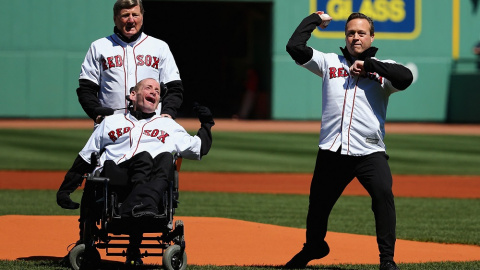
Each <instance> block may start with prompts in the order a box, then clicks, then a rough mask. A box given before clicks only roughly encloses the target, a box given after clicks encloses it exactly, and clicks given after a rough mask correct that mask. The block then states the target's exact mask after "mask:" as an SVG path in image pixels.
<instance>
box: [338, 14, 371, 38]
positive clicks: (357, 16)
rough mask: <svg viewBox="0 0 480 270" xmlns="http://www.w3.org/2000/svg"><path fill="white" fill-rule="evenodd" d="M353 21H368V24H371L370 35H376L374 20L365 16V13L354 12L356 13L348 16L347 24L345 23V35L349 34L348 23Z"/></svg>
mask: <svg viewBox="0 0 480 270" xmlns="http://www.w3.org/2000/svg"><path fill="white" fill-rule="evenodd" d="M353 19H365V20H367V21H368V23H369V24H370V35H373V34H375V27H374V26H373V20H372V19H371V18H370V17H368V16H367V15H365V14H363V13H360V12H354V13H352V14H350V16H348V19H347V22H346V23H345V34H346V33H347V24H348V22H349V21H351V20H353Z"/></svg>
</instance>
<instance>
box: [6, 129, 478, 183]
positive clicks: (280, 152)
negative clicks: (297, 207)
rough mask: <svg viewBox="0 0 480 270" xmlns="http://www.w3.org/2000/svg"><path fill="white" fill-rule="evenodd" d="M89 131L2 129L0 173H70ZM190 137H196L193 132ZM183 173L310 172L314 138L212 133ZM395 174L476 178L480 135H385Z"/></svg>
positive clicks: (290, 134) (267, 134) (314, 146)
mask: <svg viewBox="0 0 480 270" xmlns="http://www.w3.org/2000/svg"><path fill="white" fill-rule="evenodd" d="M90 134H91V130H11V129H0V137H1V138H2V140H1V141H0V149H2V151H0V170H68V168H70V166H71V164H72V162H73V160H74V159H75V157H76V156H77V154H78V152H79V151H80V150H81V149H82V148H83V146H84V145H85V143H86V141H87V139H88V137H89V136H90ZM191 134H195V133H194V132H192V133H191ZM213 136H214V143H213V148H212V149H211V151H210V153H209V154H208V156H206V157H205V158H204V159H203V160H202V161H201V162H196V161H186V162H184V163H183V165H182V170H184V171H211V172H297V173H311V172H312V171H313V168H314V165H315V158H316V153H317V149H318V148H317V143H318V134H314V133H306V134H302V133H299V134H294V133H260V132H255V133H242V132H215V131H214V135H213ZM385 141H386V144H387V152H388V154H389V155H390V161H389V162H390V166H391V169H392V172H393V173H394V174H437V175H439V174H446V175H480V166H478V164H479V163H480V155H478V154H477V153H479V152H480V136H458V135H448V136H447V135H418V134H415V135H407V134H387V136H386V139H385Z"/></svg>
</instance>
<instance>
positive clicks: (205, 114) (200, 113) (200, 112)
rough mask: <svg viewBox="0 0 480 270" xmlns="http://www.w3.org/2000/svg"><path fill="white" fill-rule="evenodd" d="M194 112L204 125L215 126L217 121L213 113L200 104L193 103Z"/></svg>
mask: <svg viewBox="0 0 480 270" xmlns="http://www.w3.org/2000/svg"><path fill="white" fill-rule="evenodd" d="M193 112H194V113H195V115H197V117H198V120H200V123H202V124H211V125H215V121H213V115H212V112H210V109H208V108H207V107H205V106H202V105H200V104H198V103H197V102H194V103H193Z"/></svg>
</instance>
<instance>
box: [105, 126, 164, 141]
mask: <svg viewBox="0 0 480 270" xmlns="http://www.w3.org/2000/svg"><path fill="white" fill-rule="evenodd" d="M129 131H130V127H124V128H117V129H115V130H111V131H109V132H108V133H107V134H108V137H109V138H110V140H112V142H116V141H117V139H118V138H120V137H121V136H122V135H126V134H128V132H129ZM143 134H144V135H146V136H150V137H157V139H158V140H159V141H161V142H162V143H165V138H167V137H168V136H170V135H169V134H168V133H167V132H165V131H163V130H158V129H154V130H144V131H143Z"/></svg>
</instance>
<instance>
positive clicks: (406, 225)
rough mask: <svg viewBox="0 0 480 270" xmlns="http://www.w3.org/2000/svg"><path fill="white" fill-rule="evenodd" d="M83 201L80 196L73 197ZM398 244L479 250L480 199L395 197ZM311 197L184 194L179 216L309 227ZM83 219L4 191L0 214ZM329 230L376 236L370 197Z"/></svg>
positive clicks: (347, 207) (352, 202) (36, 195)
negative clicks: (428, 243) (435, 244)
mask: <svg viewBox="0 0 480 270" xmlns="http://www.w3.org/2000/svg"><path fill="white" fill-rule="evenodd" d="M72 195H73V196H72V199H73V200H74V201H77V202H78V201H80V196H81V191H76V192H75V193H73V194H72ZM395 203H396V207H397V237H398V238H399V239H407V240H417V241H431V242H444V243H462V244H472V245H480V231H479V230H478V224H480V200H478V199H427V198H396V199H395ZM307 205H308V196H306V195H286V194H243V193H210V192H181V194H180V206H179V208H178V209H177V212H176V215H178V216H203V217H225V218H232V219H239V220H246V221H252V222H259V223H265V224H274V225H280V226H287V227H295V228H305V219H306V214H307ZM12 214H15V215H76V216H78V215H79V211H78V210H73V211H72V210H64V209H61V208H60V207H59V206H57V205H56V202H55V191H51V190H0V215H12ZM329 230H330V231H335V232H345V233H354V234H364V235H374V234H375V225H374V220H373V214H372V212H371V210H370V198H368V197H361V196H342V197H341V198H340V199H339V201H338V203H337V204H336V205H335V207H334V209H333V211H332V214H331V217H330V220H329Z"/></svg>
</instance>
